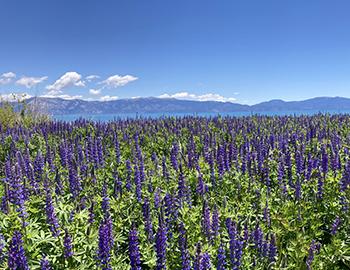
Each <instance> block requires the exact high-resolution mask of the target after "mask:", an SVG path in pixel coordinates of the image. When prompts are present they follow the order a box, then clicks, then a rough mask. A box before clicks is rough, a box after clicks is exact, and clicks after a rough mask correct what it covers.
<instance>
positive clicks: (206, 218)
mask: <svg viewBox="0 0 350 270" xmlns="http://www.w3.org/2000/svg"><path fill="white" fill-rule="evenodd" d="M210 227H211V222H210V208H209V206H208V203H207V201H204V203H203V210H202V231H203V234H204V235H205V236H206V237H207V239H210V234H211V230H210Z"/></svg>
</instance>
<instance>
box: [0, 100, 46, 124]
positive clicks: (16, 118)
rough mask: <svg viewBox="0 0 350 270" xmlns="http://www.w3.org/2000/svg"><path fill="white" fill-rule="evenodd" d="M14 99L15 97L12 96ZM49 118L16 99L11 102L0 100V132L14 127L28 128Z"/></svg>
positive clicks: (23, 101)
mask: <svg viewBox="0 0 350 270" xmlns="http://www.w3.org/2000/svg"><path fill="white" fill-rule="evenodd" d="M14 98H15V96H14ZM48 120H50V117H49V116H48V115H46V114H43V113H41V112H40V110H39V108H35V105H33V104H30V105H29V104H27V102H26V100H23V99H22V100H21V99H20V98H16V100H14V101H13V102H10V101H6V100H2V99H0V127H1V129H0V130H6V129H8V128H12V127H14V126H16V125H23V126H25V127H30V126H31V125H33V124H35V123H38V122H43V121H48Z"/></svg>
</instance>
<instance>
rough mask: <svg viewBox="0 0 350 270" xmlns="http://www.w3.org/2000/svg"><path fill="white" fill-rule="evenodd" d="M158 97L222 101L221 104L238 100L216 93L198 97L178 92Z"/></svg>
mask: <svg viewBox="0 0 350 270" xmlns="http://www.w3.org/2000/svg"><path fill="white" fill-rule="evenodd" d="M158 97H159V98H176V99H184V100H197V101H220V102H233V101H236V99H235V98H233V97H224V96H221V95H219V94H214V93H207V94H203V95H196V94H190V93H188V92H178V93H175V94H163V95H160V96H158Z"/></svg>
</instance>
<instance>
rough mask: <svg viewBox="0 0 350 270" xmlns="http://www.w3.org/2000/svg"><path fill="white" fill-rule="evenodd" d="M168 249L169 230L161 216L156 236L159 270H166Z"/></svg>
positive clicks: (157, 267)
mask: <svg viewBox="0 0 350 270" xmlns="http://www.w3.org/2000/svg"><path fill="white" fill-rule="evenodd" d="M166 248H167V229H166V226H165V224H164V221H163V218H162V217H161V216H159V225H158V230H157V234H156V252H157V266H156V269H157V270H163V269H164V270H165V269H166Z"/></svg>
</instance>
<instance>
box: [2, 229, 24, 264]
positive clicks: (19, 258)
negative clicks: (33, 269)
mask: <svg viewBox="0 0 350 270" xmlns="http://www.w3.org/2000/svg"><path fill="white" fill-rule="evenodd" d="M7 266H8V268H9V269H10V270H17V269H21V270H29V266H28V262H27V257H26V254H25V251H24V248H23V240H22V234H21V233H20V232H19V231H15V232H14V234H13V236H12V239H11V242H10V246H9V249H8V261H7Z"/></svg>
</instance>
